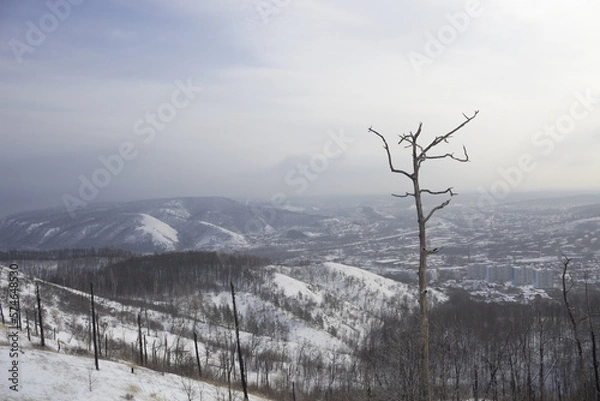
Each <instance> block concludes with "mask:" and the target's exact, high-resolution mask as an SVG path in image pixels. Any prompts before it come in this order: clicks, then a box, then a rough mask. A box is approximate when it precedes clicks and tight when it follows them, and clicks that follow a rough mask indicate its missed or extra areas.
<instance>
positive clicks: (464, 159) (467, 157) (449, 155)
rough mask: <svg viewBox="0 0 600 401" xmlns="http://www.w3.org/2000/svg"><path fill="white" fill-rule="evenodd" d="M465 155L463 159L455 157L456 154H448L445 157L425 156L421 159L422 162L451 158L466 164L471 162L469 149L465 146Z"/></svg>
mask: <svg viewBox="0 0 600 401" xmlns="http://www.w3.org/2000/svg"><path fill="white" fill-rule="evenodd" d="M463 155H464V157H462V158H461V157H457V156H454V153H446V154H445V155H436V156H427V155H423V157H422V158H421V159H422V160H430V159H445V158H450V159H452V160H456V161H457V162H462V163H466V162H468V161H469V154H468V153H467V148H465V147H464V145H463Z"/></svg>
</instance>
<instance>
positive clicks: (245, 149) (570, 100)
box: [0, 0, 600, 215]
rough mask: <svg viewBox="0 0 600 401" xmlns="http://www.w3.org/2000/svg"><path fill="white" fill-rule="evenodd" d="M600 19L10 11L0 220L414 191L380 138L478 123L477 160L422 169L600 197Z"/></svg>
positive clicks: (245, 8) (414, 11)
mask: <svg viewBox="0 0 600 401" xmlns="http://www.w3.org/2000/svg"><path fill="white" fill-rule="evenodd" d="M599 15H600V3H598V1H595V0H589V1H583V0H552V1H548V0H545V1H541V0H532V1H529V2H522V1H516V0H495V1H492V0H489V1H481V2H479V1H471V0H469V1H453V0H452V1H451V0H437V1H434V0H426V1H423V0H418V1H401V2H388V1H385V2H384V1H371V2H367V1H357V0H343V1H342V0H327V1H315V0H221V1H212V0H202V1H197V0H170V1H168V0H164V1H158V0H147V1H141V0H102V1H97V0H71V1H67V0H48V1H47V2H46V1H42V0H36V1H26V0H3V1H2V4H1V5H0V38H1V41H0V118H1V121H2V128H1V131H0V135H1V140H2V144H1V147H0V172H1V173H0V209H1V210H0V215H4V214H7V213H9V212H15V211H19V210H23V209H28V208H33V207H40V206H57V205H62V204H63V203H64V202H65V200H66V201H68V202H70V203H71V204H75V205H80V204H83V203H88V202H90V201H106V200H122V199H138V198H147V197H148V198H150V197H174V196H204V195H225V196H235V197H238V198H245V197H248V198H251V197H257V196H258V197H262V198H266V199H269V198H271V197H272V196H274V195H276V194H278V195H277V196H281V195H283V196H285V197H293V196H295V195H318V194H326V193H351V192H361V193H365V192H368V193H382V194H385V193H390V192H394V191H395V192H404V191H405V190H408V189H409V187H408V182H407V181H406V180H405V179H403V178H402V177H401V176H398V175H393V174H391V173H390V172H389V171H388V170H387V163H386V159H385V157H384V152H383V149H382V146H381V143H380V140H379V139H378V138H376V137H375V136H374V135H372V134H368V133H367V128H368V127H370V126H373V128H374V129H377V130H379V131H380V132H382V133H384V134H386V135H387V137H388V138H389V139H390V142H391V143H396V142H397V141H396V138H397V137H396V135H397V134H400V133H403V132H408V131H410V130H415V129H416V128H417V126H418V123H419V121H422V122H423V123H424V126H423V128H424V131H423V135H422V138H423V139H424V140H431V139H432V138H434V137H435V135H439V134H442V133H445V132H446V131H447V130H449V129H451V128H453V127H454V126H456V125H457V124H460V123H461V122H462V121H463V119H464V117H463V116H462V113H466V114H468V115H471V114H472V113H473V111H474V110H480V114H479V115H478V117H477V118H476V119H475V120H473V121H472V122H471V123H470V124H469V125H468V126H467V127H466V128H465V129H464V130H463V131H460V132H459V133H458V134H457V135H456V138H455V140H454V141H453V142H451V143H450V144H448V145H446V147H445V148H443V149H440V151H441V152H443V153H446V152H454V151H456V152H460V150H461V146H462V145H463V144H464V145H465V146H466V147H467V148H468V151H469V155H470V157H471V162H470V163H468V164H462V163H452V162H431V163H428V164H426V165H425V167H424V169H425V171H426V173H427V174H425V177H424V179H426V180H427V183H430V184H431V185H429V186H431V187H432V188H433V189H437V188H440V189H441V188H444V187H445V186H447V185H449V184H451V185H453V186H454V187H455V188H456V190H457V191H459V192H460V191H464V192H477V191H485V192H486V193H488V194H490V196H494V197H497V198H502V197H504V196H505V194H506V193H508V192H511V191H526V190H540V189H577V190H579V189H587V190H600V181H599V180H600V178H599V177H600V158H599V156H600V73H599V66H600V52H599V51H598V50H599V49H600V25H598V16H599ZM200 88H201V89H200ZM392 148H393V151H394V152H395V154H397V156H398V159H397V164H398V167H404V166H406V165H405V164H403V163H404V162H406V158H404V157H402V156H403V155H404V153H403V151H405V150H404V149H403V148H401V147H398V146H392ZM406 167H407V168H408V166H406ZM82 183H83V184H82ZM426 186H427V185H426ZM82 187H83V189H82ZM91 187H93V188H91Z"/></svg>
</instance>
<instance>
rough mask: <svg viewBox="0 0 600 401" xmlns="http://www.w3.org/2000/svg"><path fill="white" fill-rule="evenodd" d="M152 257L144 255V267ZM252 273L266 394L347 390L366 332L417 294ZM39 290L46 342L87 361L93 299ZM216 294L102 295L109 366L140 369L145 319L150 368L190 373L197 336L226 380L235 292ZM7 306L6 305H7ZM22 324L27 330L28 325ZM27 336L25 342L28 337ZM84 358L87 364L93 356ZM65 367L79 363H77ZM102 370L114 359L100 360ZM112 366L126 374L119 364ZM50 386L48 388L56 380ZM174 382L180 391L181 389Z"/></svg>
mask: <svg viewBox="0 0 600 401" xmlns="http://www.w3.org/2000/svg"><path fill="white" fill-rule="evenodd" d="M149 258H151V257H145V258H144V259H143V260H144V261H145V262H144V263H146V262H147V261H148V260H150V259H149ZM25 263H27V262H26V261H25ZM253 269H254V270H250V271H248V273H247V274H251V276H247V275H242V277H244V281H242V282H240V285H239V287H238V289H237V291H236V299H237V306H238V313H239V317H240V322H241V333H240V337H241V343H242V347H243V349H244V354H245V358H246V364H247V375H248V382H249V385H250V386H253V387H254V388H261V389H264V388H265V386H266V387H267V388H269V389H270V390H274V391H280V392H284V393H289V391H290V389H291V383H292V382H295V383H296V386H297V387H296V388H297V389H298V391H303V392H304V394H309V393H310V392H311V391H313V390H314V389H317V388H323V386H324V385H325V384H324V383H329V386H333V387H338V386H342V385H343V380H350V379H351V378H352V377H355V376H356V375H357V374H358V372H356V371H354V369H356V365H355V363H354V362H353V361H354V360H355V359H354V358H355V353H356V352H357V351H358V349H359V348H360V346H361V342H362V341H363V339H364V338H365V335H366V334H367V332H368V330H369V329H370V328H371V327H376V326H377V325H378V324H380V322H381V317H382V314H384V313H386V312H390V311H392V312H394V313H398V312H400V311H404V310H407V309H411V308H413V307H415V305H416V298H415V290H414V289H413V288H409V287H408V286H406V285H405V284H402V283H399V282H396V281H393V280H390V279H387V278H384V277H381V276H378V275H376V274H374V273H371V272H367V271H365V270H362V269H359V268H357V267H352V266H346V265H342V264H338V263H322V264H313V265H307V266H283V265H267V266H262V267H261V266H258V267H255V268H253ZM7 271H8V268H6V267H0V288H6V286H7V285H8V283H7V278H8V274H7ZM52 272H53V273H54V272H55V270H54V269H53V270H52ZM148 273H150V271H148ZM196 274H201V273H196ZM119 280H121V278H119ZM35 282H36V280H34V279H33V278H32V277H30V276H27V275H26V274H24V273H22V274H21V275H20V281H19V290H20V295H21V301H22V308H23V309H24V311H26V312H29V318H30V326H31V327H32V341H34V342H39V338H38V337H37V336H36V335H35V334H33V327H34V322H33V321H31V320H32V316H34V312H35V310H36V309H35V296H34V295H35ZM37 283H38V284H39V286H40V289H41V294H42V300H43V308H44V326H45V327H46V330H47V331H46V333H47V334H46V337H47V338H50V340H51V342H50V345H49V348H50V349H53V350H58V349H59V348H60V354H61V355H62V354H64V353H67V354H69V356H70V357H71V358H74V356H73V355H74V354H82V353H83V354H87V355H89V353H90V349H91V346H90V330H89V320H90V317H89V295H88V294H87V293H86V292H82V291H79V290H75V289H72V288H68V287H64V286H60V285H57V284H53V283H48V282H43V281H40V280H37ZM213 287H214V288H216V289H213V290H210V289H203V290H201V291H200V290H199V289H197V288H196V289H194V288H195V287H192V289H191V292H186V291H184V290H180V291H178V293H179V294H177V293H175V294H173V295H172V296H170V297H168V298H166V299H165V298H162V297H157V298H155V299H152V297H150V298H147V297H144V298H145V300H142V299H140V298H139V297H138V298H130V299H125V298H124V297H123V295H120V296H119V299H111V298H110V297H107V296H106V295H102V294H100V295H99V294H96V311H97V313H98V316H99V335H100V338H103V339H104V342H103V343H101V348H102V349H103V352H104V357H106V353H108V358H109V359H111V360H114V359H126V360H131V361H132V363H133V364H134V365H136V366H137V364H138V363H139V361H138V358H137V357H138V355H139V353H138V352H137V349H138V348H137V347H138V345H137V344H138V343H139V328H138V316H139V317H140V318H141V322H142V333H143V336H144V343H145V344H146V346H145V347H146V348H147V354H148V356H147V357H146V358H147V362H146V363H145V364H146V365H147V366H152V367H154V368H156V369H158V370H166V371H172V372H175V371H178V370H182V371H191V372H193V371H194V369H195V368H194V367H195V354H194V342H193V333H196V334H197V338H198V348H199V355H200V358H201V364H202V366H203V369H204V371H205V374H206V375H208V377H211V378H212V379H213V380H217V381H219V382H221V383H222V382H223V380H225V378H226V376H227V375H226V372H227V369H228V366H231V361H232V360H235V359H237V358H234V357H232V356H231V355H232V354H231V349H232V348H231V346H232V344H233V341H234V340H233V326H232V321H231V293H230V292H229V290H228V286H224V287H221V288H219V287H218V286H217V287H215V286H214V285H213ZM181 288H182V289H183V288H185V287H181ZM432 292H433V297H432V301H433V302H440V301H443V300H444V299H445V297H444V295H443V294H440V293H438V292H436V291H432ZM5 302H6V300H2V303H3V305H5ZM23 325H24V327H26V323H25V322H24V323H23ZM21 338H22V339H24V338H26V336H25V334H24V332H23V333H22V334H21ZM23 342H25V343H28V341H26V340H23ZM107 346H108V349H106V348H107ZM133 349H135V350H136V351H135V352H133V351H132V350H133ZM30 353H31V355H32V356H31V358H33V359H32V362H31V364H38V363H41V364H42V365H44V366H45V364H47V365H48V366H49V363H46V362H44V358H43V357H42V355H38V354H37V353H36V352H33V350H32V351H31V352H30ZM46 358H47V357H46ZM87 361H88V362H87V363H88V364H89V359H88V360H87ZM65 363H66V362H65ZM68 363H69V364H75V365H76V364H78V363H80V362H75V360H73V362H68ZM81 363H83V362H81ZM102 363H103V364H104V363H108V362H107V361H104V360H102ZM110 366H113V365H110ZM311 366H313V367H314V366H321V367H322V368H321V369H324V370H323V371H320V370H315V369H314V368H311ZM40 369H42V368H41V367H40ZM111 369H112V368H111ZM115 369H116V370H118V369H121V370H120V371H121V372H122V371H123V369H122V368H118V367H116V366H115ZM70 372H71V373H69V374H67V375H66V376H68V377H80V376H82V375H87V374H88V373H87V370H85V369H83V372H80V373H76V372H74V371H70ZM125 372H127V369H125ZM152 374H153V373H151V372H148V373H147V374H146V376H147V377H148V378H150V377H152ZM78 375H79V376H78ZM24 377H26V376H24ZM78 380H79V379H78ZM149 380H150V379H149ZM45 383H46V384H45V385H50V383H52V380H48V381H47V382H45ZM124 383H125V382H124ZM176 384H178V385H180V386H181V383H176ZM165 385H166V384H165ZM124 386H126V384H124ZM66 388H69V387H66ZM83 388H84V389H85V386H84V387H83ZM140 388H141V389H145V388H146V387H143V386H141V387H140ZM148 388H151V389H154V387H151V386H149V387H148ZM122 389H123V388H121V390H122ZM121 390H119V391H121ZM57 391H58V390H57ZM115 391H116V390H115ZM149 391H150V390H149ZM153 391H155V390H151V391H150V392H148V394H150V395H151V394H152V392H153ZM157 394H159V395H161V394H163V393H157ZM114 399H118V398H114ZM135 399H141V398H135ZM157 399H160V398H157ZM175 399H177V398H175ZM205 399H209V400H212V399H213V398H205Z"/></svg>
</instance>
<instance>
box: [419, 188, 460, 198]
mask: <svg viewBox="0 0 600 401" xmlns="http://www.w3.org/2000/svg"><path fill="white" fill-rule="evenodd" d="M420 192H421V193H426V194H429V195H443V194H450V196H454V195H458V194H457V193H456V192H453V191H452V187H450V188H447V189H445V190H443V191H431V190H429V189H421V191H420Z"/></svg>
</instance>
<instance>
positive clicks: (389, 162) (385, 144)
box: [369, 127, 413, 180]
mask: <svg viewBox="0 0 600 401" xmlns="http://www.w3.org/2000/svg"><path fill="white" fill-rule="evenodd" d="M369 132H372V133H374V134H375V135H377V136H378V137H379V138H381V140H382V141H383V148H384V149H385V153H386V154H387V158H388V164H389V166H390V170H391V171H392V173H398V174H404V175H405V176H407V177H408V178H410V179H411V180H412V179H413V176H412V174H409V173H407V172H406V171H404V170H399V169H397V168H395V167H394V163H393V161H392V154H391V153H390V147H389V145H388V143H387V140H386V139H385V137H384V136H383V135H381V134H380V133H379V132H377V131H375V130H374V129H373V128H371V127H369Z"/></svg>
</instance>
